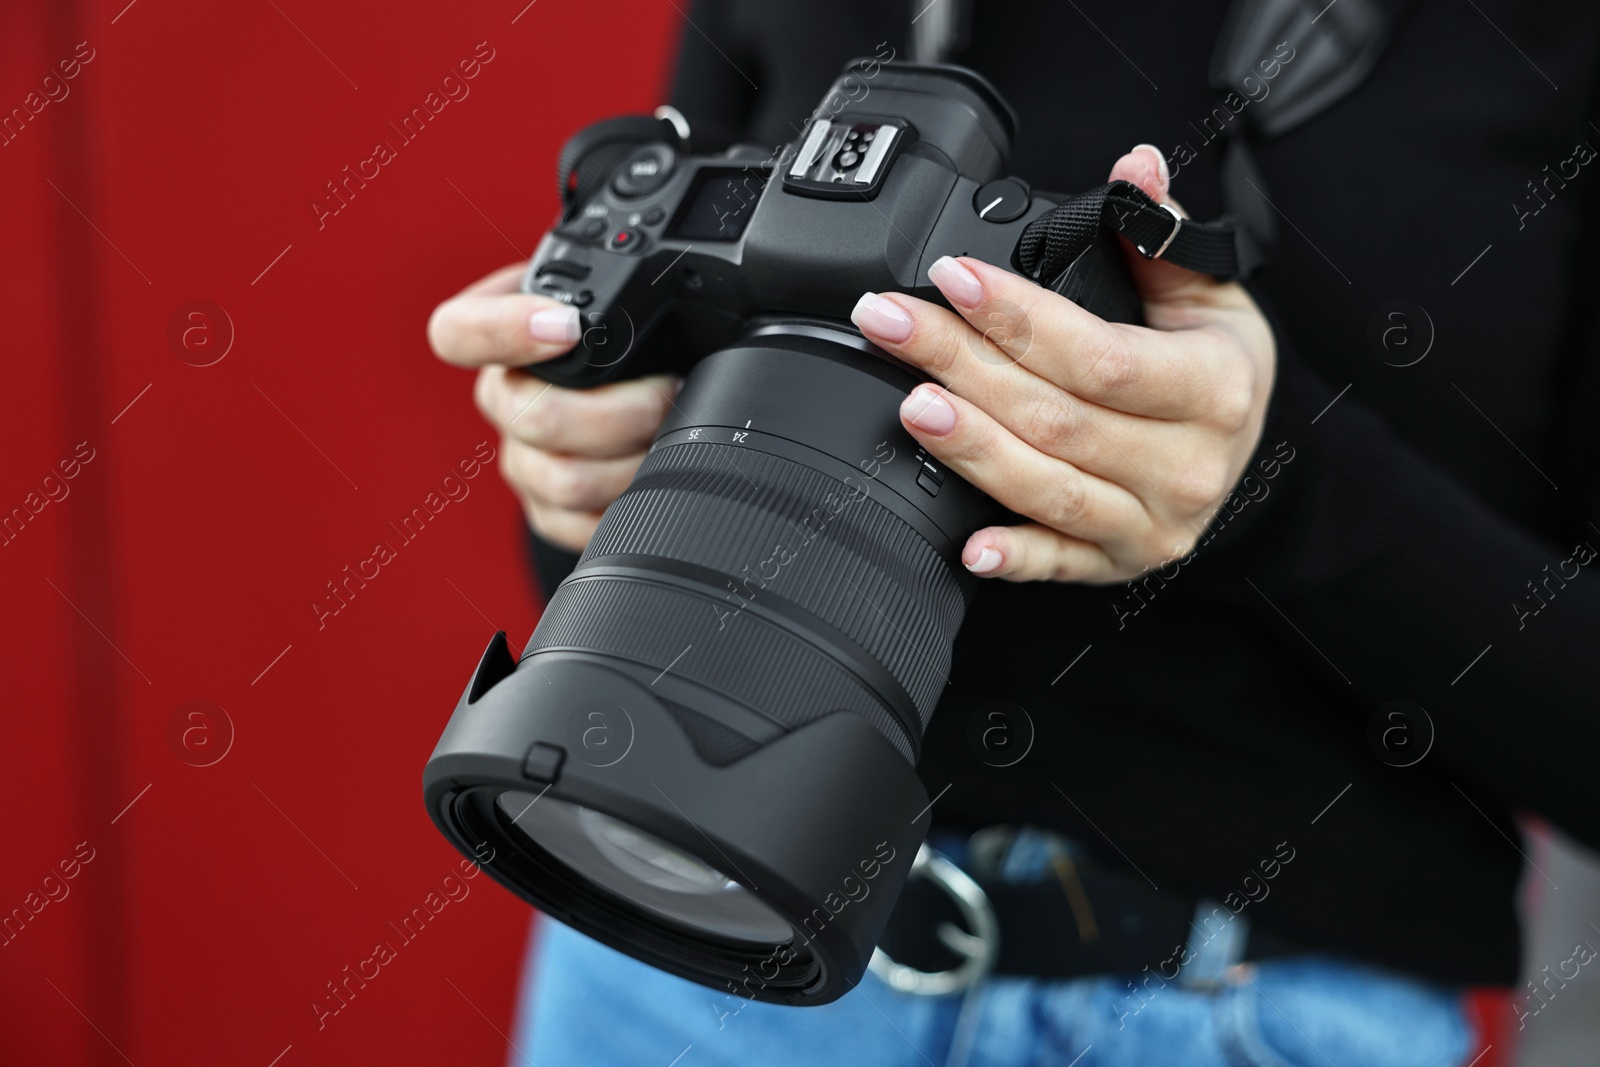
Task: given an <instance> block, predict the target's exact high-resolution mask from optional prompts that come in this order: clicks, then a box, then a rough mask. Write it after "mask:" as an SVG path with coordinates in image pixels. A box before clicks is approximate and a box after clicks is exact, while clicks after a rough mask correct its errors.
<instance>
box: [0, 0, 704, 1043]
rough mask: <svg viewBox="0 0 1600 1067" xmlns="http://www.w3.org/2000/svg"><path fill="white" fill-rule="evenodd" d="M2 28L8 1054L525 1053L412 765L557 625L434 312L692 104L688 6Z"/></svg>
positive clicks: (483, 898)
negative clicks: (594, 127)
mask: <svg viewBox="0 0 1600 1067" xmlns="http://www.w3.org/2000/svg"><path fill="white" fill-rule="evenodd" d="M524 5H526V6H524ZM4 21H5V32H4V33H3V34H0V193H3V200H0V202H3V203H4V205H5V210H4V212H3V213H0V248H4V251H5V261H4V262H5V267H4V269H5V278H4V285H3V286H0V302H3V308H4V322H5V326H4V329H5V336H6V345H5V348H6V358H5V359H4V360H3V361H0V381H3V386H0V396H3V397H4V400H5V411H4V417H3V419H0V456H3V460H0V602H3V604H4V618H5V631H4V640H3V641H0V662H3V677H4V678H5V682H6V686H5V691H4V695H5V704H4V707H5V724H6V733H5V739H4V742H3V745H0V753H3V756H0V760H3V766H0V772H3V773H0V805H3V808H4V812H5V817H4V818H5V823H4V825H5V835H4V846H3V856H4V861H3V863H0V1005H3V1007H0V1062H3V1063H6V1064H45V1063H49V1064H100V1063H106V1064H112V1063H115V1064H122V1063H125V1062H131V1063H136V1064H139V1065H141V1067H143V1065H144V1064H149V1063H161V1064H171V1065H182V1064H208V1065H209V1064H216V1063H223V1062H226V1063H241V1064H258V1065H260V1067H267V1065H268V1064H280V1065H281V1067H303V1065H309V1064H349V1063H395V1064H406V1063H435V1062H455V1063H497V1062H501V1061H503V1060H504V1059H505V1057H506V1056H507V1055H508V1054H509V1053H510V1049H509V1048H508V1045H507V1037H506V1035H507V1034H509V1033H510V1019H511V1012H512V1006H513V996H514V990H515V986H516V981H517V975H518V964H519V960H520V957H521V953H522V947H523V943H524V939H525V934H526V933H527V925H528V922H529V917H530V915H531V912H530V911H529V909H527V908H526V907H524V906H523V905H522V904H521V903H519V902H517V901H516V900H514V899H513V898H512V897H511V895H510V894H508V893H506V892H505V891H503V890H501V889H500V888H499V887H497V886H495V885H493V884H491V883H490V882H489V879H488V878H487V877H482V876H480V877H477V878H473V879H470V880H464V879H461V878H460V877H459V876H460V873H461V872H460V871H459V870H458V867H457V863H458V859H459V857H458V856H457V855H456V853H455V852H454V851H453V850H452V849H451V848H450V847H449V846H448V845H447V844H446V843H445V841H444V839H443V838H442V837H440V835H439V834H438V833H437V832H436V831H435V830H434V829H433V827H432V825H431V824H430V823H429V821H428V819H427V817H426V815H425V813H424V812H423V809H422V798H421V788H420V786H421V772H422V766H423V762H424V761H425V760H426V758H427V755H428V753H429V752H430V751H431V749H432V746H433V744H434V741H435V740H436V739H437V736H438V732H439V730H440V728H441V727H442V726H443V724H444V721H445V719H446V717H447V716H448V714H449V712H450V710H451V708H452V707H453V706H454V704H455V701H456V699H457V697H458V696H459V694H460V691H461V688H462V686H463V685H464V684H465V682H466V680H467V677H468V675H469V674H470V672H471V670H472V667H473V665H474V664H475V662H476V660H477V657H478V655H479V654H480V653H481V651H482V649H483V647H484V644H485V643H486V641H487V640H488V638H489V636H490V634H491V633H492V632H493V630H494V629H496V628H503V629H506V630H508V631H509V632H510V636H511V638H512V640H513V642H515V643H520V642H523V641H525V640H526V639H527V637H528V634H529V632H530V631H531V629H532V625H533V622H534V619H535V617H536V611H537V604H536V602H535V600H534V598H533V596H532V595H531V592H530V585H529V582H528V580H527V574H526V568H525V565H524V561H523V559H522V554H521V546H520V536H521V534H520V516H519V513H518V510H517V508H516V506H515V504H514V503H513V501H512V499H511V497H510V496H509V494H508V493H507V492H506V491H505V490H504V489H503V488H502V486H501V484H500V482H499V476H498V473H497V472H496V470H495V465H494V462H493V461H492V460H490V461H489V462H487V463H484V462H482V459H483V457H484V455H485V454H486V452H485V450H486V449H492V448H494V447H496V445H497V442H496V441H495V439H494V438H493V437H492V436H491V434H490V433H489V432H488V430H487V428H486V427H485V426H484V425H483V424H482V423H481V421H480V420H479V418H478V416H477V413H476V412H475V411H474V409H473V407H472V404H471V399H470V387H471V376H470V375H469V374H467V373H465V372H462V371H456V370H452V369H449V368H446V367H444V366H441V365H440V364H438V363H436V362H435V361H434V360H433V359H432V357H431V356H430V354H429V352H428V348H427V344H426V342H425V339H424V332H423V331H424V325H425V323H426V320H427V316H428V313H429V311H430V310H431V309H432V307H433V305H434V304H435V303H436V302H437V301H438V300H439V299H441V298H442V297H444V296H446V295H448V294H450V293H452V292H454V291H455V290H456V289H458V288H460V287H461V286H462V285H465V284H466V283H467V282H469V281H471V280H473V279H474V278H476V277H478V276H479V275H481V274H484V273H486V272H488V271H489V270H491V269H493V268H496V267H499V266H501V265H502V264H505V263H508V262H510V261H512V260H514V259H518V258H521V257H524V256H526V255H527V254H528V253H529V252H530V251H531V249H532V247H533V245H534V243H535V242H536V240H537V237H538V235H539V234H540V233H541V232H542V231H543V229H544V227H545V226H546V224H547V223H548V221H549V219H550V217H551V216H552V213H553V212H554V210H555V203H556V201H555V195H554V192H555V190H554V178H553V171H554V161H555V155H556V151H557V149H558V148H559V146H560V144H561V142H562V140H563V139H564V138H565V137H566V136H567V134H568V133H570V132H571V131H572V130H574V129H576V128H577V127H579V126H582V125H584V124H585V123H588V122H590V121H593V120H595V119H597V118H601V117H604V116H608V115H611V114H615V113H619V112H625V111H639V110H648V109H649V108H650V107H652V106H654V105H655V104H656V103H658V102H659V99H660V97H661V95H662V93H663V91H664V84H665V72H666V68H667V63H668V60H669V58H670V54H671V50H672V44H673V41H674V40H675V37H676V35H677V33H678V32H679V30H680V28H681V27H682V25H683V22H682V19H681V17H680V16H679V15H678V14H677V13H676V12H675V11H674V9H673V7H672V6H671V5H669V4H650V5H639V4H628V3H622V2H617V0H537V2H535V3H527V0H508V2H505V3H487V2H481V0H469V2H466V3H453V4H440V5H413V6H410V7H395V6H393V5H385V4H376V3H370V2H368V3H359V4H353V5H326V4H312V3H307V2H306V0H266V2H262V3H251V4H241V5H232V4H228V5H216V4H205V3H199V2H195V0H160V2H157V0H135V2H133V3H129V2H128V0H110V2H106V3H96V2H76V3H74V2H62V3H51V4H49V5H44V4H31V5H23V4H11V5H8V6H7V10H6V12H5V19H4ZM383 145H387V146H388V148H389V151H388V152H384V151H383V150H382V148H380V146H383ZM375 149H376V151H375ZM347 168H348V169H347ZM317 205H321V206H320V207H319V206H317ZM219 357H220V358H219ZM200 364H206V365H200ZM468 471H472V472H473V474H474V475H475V476H471V477H469V476H468V473H467V472H468ZM69 472H70V476H69ZM417 508H422V509H424V510H423V516H424V517H425V518H426V520H427V521H426V523H425V525H422V526H421V531H420V532H419V533H413V532H412V531H413V530H415V529H417V528H418V526H419V520H417V519H413V521H412V524H411V527H409V528H406V527H404V526H403V523H402V520H403V519H404V518H405V517H406V516H408V515H412V514H413V511H414V509H417ZM391 524H393V525H391ZM380 543H382V544H387V545H389V546H390V547H391V549H392V558H389V559H388V560H387V562H384V563H383V564H382V565H381V566H380V567H379V569H378V571H377V573H376V575H375V576H374V575H373V567H374V564H373V563H368V562H364V561H367V560H371V559H373V557H374V549H375V548H376V547H377V546H378V545H379V544H380ZM347 567H348V568H349V570H348V571H347V570H346V568H347ZM352 573H354V574H356V575H357V577H356V578H355V579H351V578H350V577H349V575H350V574H352ZM361 573H364V574H366V575H367V576H368V577H367V578H365V579H362V578H360V577H359V575H360V574H361ZM328 583H334V585H335V586H336V587H337V588H338V593H337V598H336V597H335V595H334V594H332V593H330V586H329V584H328ZM315 604H323V605H324V608H323V610H322V611H318V610H317V609H316V608H314V607H313V605H315ZM333 608H338V610H337V612H334V611H333V610H332V609H333ZM86 857H87V858H86ZM69 872H70V876H69ZM452 876H453V877H452ZM418 908H421V909H423V914H424V915H425V916H426V917H427V918H428V919H429V921H428V922H427V923H426V924H425V925H422V924H420V923H419V922H418V920H416V919H413V920H412V923H411V926H410V927H406V926H404V925H403V923H402V920H404V919H405V918H406V917H407V916H409V915H412V913H413V911H414V909H418ZM414 930H420V932H416V933H413V931H414ZM380 944H387V945H390V946H392V949H393V952H392V957H391V958H389V959H388V960H387V961H386V962H382V963H379V962H377V961H376V960H375V958H374V952H375V949H376V948H377V947H378V946H379V945H380ZM368 961H372V962H368ZM374 967H376V968H377V970H376V973H374V970H373V968H374ZM347 968H348V970H347ZM362 974H365V975H366V976H368V977H366V978H362V977H361V975H362ZM351 975H355V976H356V977H354V978H352V977H351ZM329 983H333V984H334V985H335V986H336V987H337V988H338V997H337V998H336V997H335V995H334V994H333V993H332V992H330V987H329ZM319 1004H320V1005H322V1007H321V1008H320V1009H319V1008H318V1007H317V1005H319ZM335 1009H337V1010H335Z"/></svg>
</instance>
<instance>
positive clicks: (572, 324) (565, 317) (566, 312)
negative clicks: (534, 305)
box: [528, 307, 579, 344]
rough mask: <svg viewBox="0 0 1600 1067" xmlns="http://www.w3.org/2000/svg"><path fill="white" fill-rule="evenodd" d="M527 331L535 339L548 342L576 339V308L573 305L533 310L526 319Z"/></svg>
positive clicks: (560, 342)
mask: <svg viewBox="0 0 1600 1067" xmlns="http://www.w3.org/2000/svg"><path fill="white" fill-rule="evenodd" d="M528 332H529V333H530V334H532V335H533V339H534V340H535V341H546V342H548V343H550V344H569V343H571V342H573V341H576V340H577V339H578V333H579V330H578V309H577V308H574V307H558V308H545V309H544V310H543V311H535V312H534V313H533V317H532V318H530V319H528Z"/></svg>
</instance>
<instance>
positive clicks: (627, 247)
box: [606, 230, 644, 252]
mask: <svg viewBox="0 0 1600 1067" xmlns="http://www.w3.org/2000/svg"><path fill="white" fill-rule="evenodd" d="M643 243H644V238H642V237H640V236H639V231H638V230H618V231H617V232H616V233H614V234H612V235H611V240H609V241H607V242H606V247H607V248H609V249H611V250H612V251H613V252H635V251H638V248H639V246H640V245H641V244H643Z"/></svg>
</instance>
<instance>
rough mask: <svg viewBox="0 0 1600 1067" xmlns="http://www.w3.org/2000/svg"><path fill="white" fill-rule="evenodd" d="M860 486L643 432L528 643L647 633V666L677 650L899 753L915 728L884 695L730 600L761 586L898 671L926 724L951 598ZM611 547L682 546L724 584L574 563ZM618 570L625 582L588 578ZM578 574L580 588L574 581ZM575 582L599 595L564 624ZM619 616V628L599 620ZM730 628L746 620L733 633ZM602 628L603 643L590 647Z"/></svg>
mask: <svg viewBox="0 0 1600 1067" xmlns="http://www.w3.org/2000/svg"><path fill="white" fill-rule="evenodd" d="M875 488H876V489H877V490H878V491H880V492H887V491H888V490H886V489H884V488H883V487H881V486H876V487H875V486H874V484H873V483H872V482H871V480H870V479H869V478H867V476H866V475H865V474H860V475H858V476H857V477H856V478H853V479H851V481H850V483H849V484H846V483H843V482H841V481H839V480H838V479H837V478H834V477H830V476H828V475H826V474H823V473H821V472H819V471H816V470H814V469H812V468H811V467H808V466H805V465H803V464H800V463H796V462H794V461H793V460H789V459H785V458H783V457H779V456H775V455H772V454H770V453H765V452H761V451H758V450H756V449H752V448H741V447H738V446H735V445H724V444H714V443H709V442H695V443H686V444H678V445H671V446H668V447H665V448H659V447H658V448H657V449H655V450H654V451H652V452H651V453H650V454H649V455H648V456H647V457H646V458H645V460H644V463H643V465H642V466H641V467H640V469H639V472H638V474H637V475H636V476H635V478H634V481H633V484H632V485H630V486H629V487H628V489H627V491H626V492H624V493H623V495H622V496H621V497H620V498H619V499H618V500H617V501H616V502H615V503H613V504H612V505H611V507H610V508H608V509H607V511H606V514H605V518H604V519H603V520H602V521H601V523H600V527H599V529H598V530H597V531H596V532H595V535H594V537H593V538H592V539H591V540H590V543H589V546H588V548H587V550H586V551H585V552H584V555H583V558H582V560H580V561H579V564H578V567H577V570H576V571H574V573H573V575H572V577H571V578H569V579H568V582H567V583H566V584H564V585H563V586H562V587H561V589H560V590H558V591H557V593H556V596H555V597H554V598H552V600H551V604H550V607H549V609H548V610H547V611H546V614H545V618H544V619H543V620H541V622H540V624H539V628H538V630H536V631H535V634H534V639H533V641H532V642H530V644H529V647H528V650H529V652H533V651H535V650H536V649H539V648H553V647H557V646H560V647H568V648H592V649H593V650H594V651H608V652H610V653H611V654H624V653H625V654H626V655H628V656H629V657H630V658H638V659H641V660H642V661H643V662H655V661H654V660H653V659H650V658H647V657H646V656H645V653H646V650H647V649H649V650H650V651H651V653H652V654H654V653H656V652H657V650H656V649H655V646H656V645H657V644H662V646H663V647H662V648H661V649H660V650H659V651H660V653H661V654H663V655H664V656H665V658H664V659H662V660H661V661H660V663H659V666H660V667H661V668H665V667H667V665H668V663H669V662H670V661H671V660H672V659H673V657H674V656H677V655H679V654H680V653H682V654H683V659H682V660H681V661H680V662H678V663H677V664H676V665H674V666H672V668H671V669H672V670H673V672H674V673H678V674H681V675H683V676H685V677H692V678H695V679H696V680H697V681H699V682H701V683H702V684H705V685H708V686H710V687H712V688H714V689H716V690H718V691H720V692H723V693H725V694H727V695H728V696H731V697H734V698H736V699H739V700H741V701H743V702H746V703H748V705H749V706H751V707H753V708H755V709H756V710H758V711H760V712H762V713H764V714H766V715H767V716H768V717H769V718H772V719H773V720H774V721H775V722H778V723H780V724H781V725H782V726H783V727H784V728H785V729H794V728H796V727H798V726H801V725H804V724H805V723H806V722H809V721H812V720H813V719H815V718H818V717H820V716H822V715H825V714H827V713H828V712H830V711H834V710H838V709H840V708H847V709H849V710H853V711H857V712H858V713H860V714H862V715H863V716H865V717H866V718H867V719H868V720H869V721H871V722H872V723H873V725H874V726H875V727H877V728H878V729H879V730H880V732H882V733H884V735H885V736H886V737H888V738H889V739H890V740H891V741H892V742H893V743H894V744H895V747H896V748H898V749H900V750H901V751H902V753H903V754H905V755H907V757H908V758H914V752H915V750H916V748H919V747H920V738H915V739H911V741H910V744H911V746H912V747H911V749H910V750H909V751H908V750H907V749H906V747H905V746H906V744H907V739H906V738H905V737H904V730H903V729H901V727H900V726H899V725H898V723H897V722H896V719H895V716H894V715H893V714H892V713H891V712H890V710H889V709H888V707H887V706H886V705H887V704H889V703H890V697H889V695H888V694H885V693H881V692H876V691H875V690H873V688H872V687H871V686H868V685H865V684H864V683H863V682H862V680H861V679H860V678H859V677H857V676H856V675H855V674H853V673H851V672H850V671H848V670H845V669H844V668H843V667H842V666H841V665H840V664H838V663H837V662H835V661H834V659H833V658H832V657H829V656H826V655H824V654H822V653H821V652H819V651H818V650H817V649H816V648H814V647H813V646H812V645H810V644H809V643H807V642H806V641H805V640H804V639H803V638H802V637H800V636H799V635H797V634H796V633H794V632H792V631H790V630H788V629H786V628H783V627H780V626H777V625H773V624H772V623H769V622H767V621H764V620H761V619H758V618H757V615H756V612H754V611H746V610H744V609H745V608H746V607H747V606H750V607H753V606H755V605H759V604H761V601H762V597H763V595H765V596H766V597H767V599H768V601H769V602H772V601H776V600H777V599H779V598H781V599H782V601H784V602H786V604H787V605H792V606H793V607H795V608H798V609H800V610H801V611H802V612H804V613H809V614H811V615H814V616H815V617H816V618H817V619H819V620H821V621H822V622H824V623H826V624H827V625H828V627H829V628H831V630H832V631H835V632H837V633H838V634H841V635H843V637H844V638H846V639H847V640H849V641H850V642H852V643H854V644H855V645H856V647H857V648H858V649H859V654H860V655H861V656H863V657H866V658H869V659H871V660H873V661H875V662H876V663H878V664H880V665H881V666H882V667H883V669H884V670H885V671H887V672H888V674H889V676H891V677H893V678H894V679H895V680H896V681H898V682H899V685H900V687H901V688H902V689H903V691H904V693H905V694H908V695H909V696H910V698H911V701H912V704H913V705H914V707H915V711H916V718H917V721H916V722H915V723H913V724H911V725H913V727H914V728H915V729H917V730H919V731H920V730H921V729H924V728H926V726H927V722H928V718H929V716H930V715H931V714H932V712H933V707H934V705H935V704H936V703H937V701H938V697H939V695H940V693H941V692H942V690H943V688H944V685H945V681H946V678H947V676H948V671H949V664H950V653H951V647H952V645H953V643H954V640H955V633H956V630H957V629H958V628H959V626H960V623H961V619H962V615H963V612H964V608H965V602H964V599H963V596H962V593H961V590H960V588H959V587H958V585H957V583H956V582H955V581H954V580H953V577H952V575H951V572H950V564H949V563H947V562H946V561H945V560H944V559H943V558H942V557H941V555H940V554H939V552H938V551H937V550H935V549H934V548H933V546H931V545H930V544H928V542H927V541H926V540H925V539H924V538H923V537H922V536H921V535H920V534H918V533H917V532H916V531H915V530H914V529H912V528H911V527H910V526H909V525H908V524H907V523H906V522H905V521H904V520H902V519H901V518H900V517H899V516H897V515H895V514H894V513H893V512H891V511H889V510H888V509H887V508H884V507H882V506H880V505H878V504H876V503H875V502H874V501H873V500H872V499H871V497H870V495H869V494H871V493H872V492H873V491H874V489H875ZM623 555H637V556H661V557H667V558H670V559H676V560H682V561H684V562H686V563H690V564H694V565H696V566H697V567H703V568H706V569H709V570H711V571H714V572H717V573H718V574H720V575H723V576H724V587H723V588H722V589H717V590H714V591H713V590H708V592H707V594H706V595H703V596H695V595H694V594H692V593H687V592H683V591H679V590H673V591H671V592H670V593H668V592H665V591H663V592H661V593H655V592H652V593H640V592H637V590H638V589H640V588H645V587H647V586H645V583H640V582H637V581H634V582H625V581H623V580H621V579H608V580H602V577H601V575H599V574H595V575H593V576H591V577H585V574H584V567H585V564H587V563H588V562H589V561H591V560H593V561H595V562H596V564H600V565H603V564H602V561H603V560H604V559H606V558H614V557H617V556H623ZM619 583H620V584H625V585H627V586H629V587H630V588H631V589H633V590H635V591H633V592H628V593H624V592H621V591H620V590H619V591H607V592H606V593H604V594H602V593H600V592H599V591H598V590H599V588H600V587H601V586H602V585H604V586H612V585H615V584H619ZM583 587H590V588H591V589H593V590H594V591H593V592H590V593H584V594H582V595H581V596H580V595H579V593H578V590H579V589H580V588H583ZM648 588H652V589H655V588H659V587H657V586H648ZM569 589H570V590H571V592H570V593H569V592H568V590H569ZM591 597H603V598H604V599H606V600H608V601H610V600H613V598H615V601H614V602H612V603H610V604H609V606H607V607H605V608H604V609H603V610H602V609H600V608H598V607H596V608H594V609H593V611H592V613H591V611H589V610H585V611H582V612H581V613H580V614H581V615H582V616H583V622H582V625H581V626H580V625H576V616H575V615H572V614H571V613H574V612H578V610H579V603H580V602H588V601H589V599H590V598H591ZM669 599H670V602H671V603H672V604H673V607H672V608H671V610H668V609H667V608H666V604H667V603H668V602H669ZM622 601H627V604H626V605H624V603H623V602H622ZM569 603H570V606H569ZM619 615H620V616H622V617H623V618H626V619H627V621H626V622H624V621H622V620H621V619H619V618H618V616H619ZM645 619H648V620H649V622H648V623H647V624H646V623H645V622H644V620H645ZM624 626H626V628H627V636H626V643H621V642H623V638H622V637H621V636H619V634H618V633H616V632H614V631H617V630H618V628H620V627H624ZM741 630H748V631H750V632H749V634H748V635H744V634H738V635H736V633H735V631H741ZM558 633H559V634H560V636H558ZM602 638H603V640H604V643H606V644H607V645H609V646H610V647H609V648H607V649H601V648H599V647H595V646H596V643H597V642H598V641H600V640H602ZM613 642H617V643H613ZM789 645H792V646H795V647H793V648H788V647H787V646H789ZM668 646H672V647H668ZM757 646H759V647H757ZM686 648H687V649H688V650H689V651H687V652H685V651H684V650H685V649H686ZM713 664H714V666H713ZM802 665H803V666H802ZM791 671H794V672H796V673H792V674H791ZM846 680H847V682H846ZM774 681H779V682H780V683H781V684H778V685H773V684H772V683H773V682H774ZM758 693H759V694H761V696H759V697H757V695H756V694H758Z"/></svg>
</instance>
